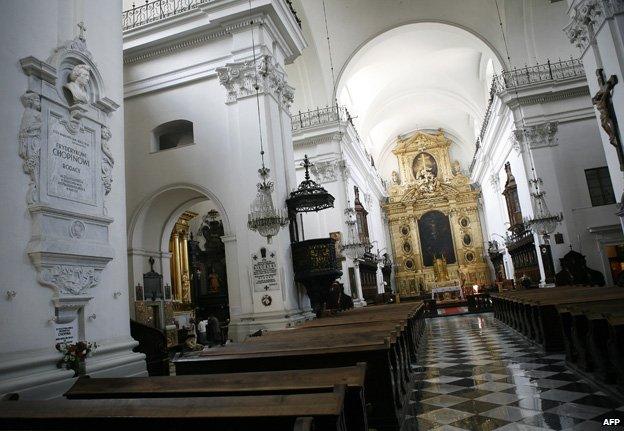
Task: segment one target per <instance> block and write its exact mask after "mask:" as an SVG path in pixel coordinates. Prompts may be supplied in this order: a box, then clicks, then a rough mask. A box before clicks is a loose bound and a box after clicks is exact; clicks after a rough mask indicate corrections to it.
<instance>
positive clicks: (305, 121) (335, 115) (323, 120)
mask: <svg viewBox="0 0 624 431" xmlns="http://www.w3.org/2000/svg"><path fill="white" fill-rule="evenodd" d="M291 120H292V131H293V132H297V131H299V130H302V129H305V128H307V127H313V126H320V125H322V124H329V123H338V122H343V123H349V124H350V125H351V127H352V129H353V132H354V133H355V138H356V140H357V143H358V144H359V145H360V148H361V149H362V151H363V152H364V155H365V156H366V159H367V160H368V162H369V163H370V165H371V166H372V168H373V172H374V173H375V175H376V176H377V178H379V180H380V181H381V182H382V184H384V187H385V183H386V182H385V180H384V179H383V178H381V176H380V175H379V172H377V167H376V166H375V162H374V159H373V156H371V154H370V153H369V152H368V150H367V149H366V146H365V145H364V143H363V142H362V140H361V139H360V135H359V134H358V131H357V128H356V127H355V124H353V117H352V116H351V114H350V113H349V110H348V109H347V107H346V106H337V105H334V106H327V107H325V108H316V109H311V110H309V111H305V112H301V111H299V112H298V113H297V114H294V115H292V116H291Z"/></svg>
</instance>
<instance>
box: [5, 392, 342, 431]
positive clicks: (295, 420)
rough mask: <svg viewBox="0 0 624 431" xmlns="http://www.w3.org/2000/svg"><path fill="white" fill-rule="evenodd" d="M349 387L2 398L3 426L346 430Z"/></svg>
mask: <svg viewBox="0 0 624 431" xmlns="http://www.w3.org/2000/svg"><path fill="white" fill-rule="evenodd" d="M344 397H345V388H344V386H337V387H336V388H335V389H334V391H332V392H324V393H315V394H290V395H262V396H230V397H211V398H204V397H194V398H143V399H107V400H49V401H3V402H0V429H2V430H18V429H28V430H44V429H45V430H51V429H57V430H64V431H71V430H80V431H84V430H85V429H90V430H110V429H113V428H114V427H122V429H123V428H128V427H132V426H134V427H137V428H140V429H149V430H172V429H184V428H186V427H191V428H189V429H192V428H196V429H210V431H249V430H252V429H254V430H255V429H266V430H289V431H292V430H296V431H304V430H311V429H317V430H336V431H346V430H347V428H346V425H345V420H344V414H343V405H344Z"/></svg>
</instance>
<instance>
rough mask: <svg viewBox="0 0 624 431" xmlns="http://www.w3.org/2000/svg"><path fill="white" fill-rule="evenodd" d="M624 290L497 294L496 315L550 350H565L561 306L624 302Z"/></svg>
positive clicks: (574, 290) (598, 289)
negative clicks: (605, 301) (602, 301)
mask: <svg viewBox="0 0 624 431" xmlns="http://www.w3.org/2000/svg"><path fill="white" fill-rule="evenodd" d="M623 298H624V289H618V288H604V287H569V288H562V287H559V288H552V289H538V290H532V291H520V292H505V294H495V300H494V302H495V304H496V305H495V309H496V316H501V320H503V321H504V322H505V323H507V324H508V325H510V326H512V327H513V328H514V329H516V330H518V331H519V332H522V333H523V334H524V335H526V336H527V337H528V338H530V339H532V340H533V341H535V342H536V343H538V344H541V345H542V347H543V348H544V349H545V350H546V351H559V350H563V349H564V335H563V333H562V330H561V324H560V321H559V314H558V313H557V305H564V304H573V303H582V302H587V301H590V300H593V299H600V300H613V299H623Z"/></svg>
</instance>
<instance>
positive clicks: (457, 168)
mask: <svg viewBox="0 0 624 431" xmlns="http://www.w3.org/2000/svg"><path fill="white" fill-rule="evenodd" d="M451 170H452V171H453V175H457V174H461V165H460V164H459V160H453V163H452V164H451Z"/></svg>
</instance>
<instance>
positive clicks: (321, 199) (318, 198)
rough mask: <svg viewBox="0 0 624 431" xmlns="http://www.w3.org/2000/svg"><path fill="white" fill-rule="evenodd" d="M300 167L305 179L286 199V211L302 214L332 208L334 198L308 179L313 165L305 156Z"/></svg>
mask: <svg viewBox="0 0 624 431" xmlns="http://www.w3.org/2000/svg"><path fill="white" fill-rule="evenodd" d="M301 166H303V167H304V168H305V179H304V180H303V181H302V182H301V184H299V187H298V188H297V189H296V190H294V191H293V192H292V193H290V197H289V198H288V199H286V205H287V206H288V209H289V210H290V211H291V212H294V213H302V212H312V211H321V210H324V209H327V208H333V207H334V197H333V196H332V195H330V194H329V193H328V192H327V190H325V188H323V187H321V186H320V185H319V184H318V183H316V181H314V180H312V179H310V167H312V166H314V165H313V164H312V163H310V159H308V155H307V154H306V155H305V156H304V157H303V163H302V164H301Z"/></svg>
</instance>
